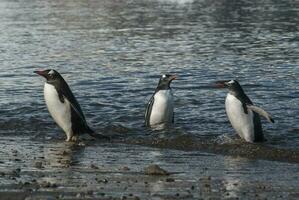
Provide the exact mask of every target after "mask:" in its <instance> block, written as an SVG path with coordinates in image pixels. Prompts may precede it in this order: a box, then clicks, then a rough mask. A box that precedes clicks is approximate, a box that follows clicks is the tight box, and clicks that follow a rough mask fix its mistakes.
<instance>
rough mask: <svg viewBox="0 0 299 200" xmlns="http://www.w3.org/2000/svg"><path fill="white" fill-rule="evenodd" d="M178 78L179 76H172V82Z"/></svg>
mask: <svg viewBox="0 0 299 200" xmlns="http://www.w3.org/2000/svg"><path fill="white" fill-rule="evenodd" d="M177 78H178V76H177V75H171V76H170V80H171V81H172V80H175V79H177Z"/></svg>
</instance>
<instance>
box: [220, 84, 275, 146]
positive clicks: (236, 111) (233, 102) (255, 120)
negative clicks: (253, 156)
mask: <svg viewBox="0 0 299 200" xmlns="http://www.w3.org/2000/svg"><path fill="white" fill-rule="evenodd" d="M217 86H218V87H226V88H228V90H229V92H228V94H227V96H226V99H225V110H226V114H227V116H228V119H229V121H230V123H231V125H232V127H233V128H234V129H235V131H236V132H237V134H238V135H239V136H240V137H241V138H242V139H244V140H245V141H247V142H250V143H255V142H263V141H266V140H265V138H264V134H263V130H262V123H261V119H260V115H261V116H263V117H265V118H266V119H267V120H268V121H269V122H271V123H274V120H273V118H272V117H271V115H270V114H269V113H267V112H266V111H264V110H263V109H262V108H260V107H257V106H255V105H253V103H252V101H251V100H250V99H249V97H248V96H247V95H246V94H245V92H244V90H243V89H242V87H241V85H240V84H239V82H238V81H236V80H230V81H218V82H217Z"/></svg>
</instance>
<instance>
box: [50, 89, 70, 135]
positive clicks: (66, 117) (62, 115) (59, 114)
mask: <svg viewBox="0 0 299 200" xmlns="http://www.w3.org/2000/svg"><path fill="white" fill-rule="evenodd" d="M44 96H45V101H46V104H47V107H48V110H49V112H50V114H51V116H52V117H53V119H54V121H55V122H56V123H57V124H58V125H59V126H60V127H61V128H62V129H63V131H64V132H65V133H66V135H67V140H69V139H70V138H71V137H72V123H71V109H70V102H69V101H68V100H67V99H64V100H65V101H64V103H62V102H61V101H60V100H59V96H58V93H57V91H56V89H55V87H54V86H53V85H51V84H48V83H45V86H44Z"/></svg>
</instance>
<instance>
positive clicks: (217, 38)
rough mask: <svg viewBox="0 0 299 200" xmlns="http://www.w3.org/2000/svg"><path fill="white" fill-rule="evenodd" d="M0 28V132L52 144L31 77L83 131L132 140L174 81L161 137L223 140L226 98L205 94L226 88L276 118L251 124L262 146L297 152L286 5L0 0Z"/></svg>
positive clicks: (297, 10)
mask: <svg viewBox="0 0 299 200" xmlns="http://www.w3.org/2000/svg"><path fill="white" fill-rule="evenodd" d="M0 19H1V23H0V30H1V34H0V61H1V65H0V69H1V70H0V77H1V81H0V112H1V121H0V129H1V130H0V134H2V135H11V136H20V135H22V136H24V135H25V136H28V137H32V136H36V137H44V136H51V137H64V133H62V131H61V130H60V129H59V128H58V127H57V126H56V125H55V124H54V122H53V120H52V118H51V117H50V115H49V114H48V111H47V110H46V106H45V103H44V99H43V83H44V80H43V79H42V78H40V77H38V76H37V75H36V74H33V70H36V69H45V68H54V69H56V70H58V71H59V72H60V73H61V74H62V75H63V76H64V78H65V79H66V81H67V82H68V83H69V85H70V87H71V89H72V91H73V93H74V94H75V96H76V97H77V99H78V101H79V102H80V104H81V107H82V109H83V111H84V113H85V115H86V118H87V120H88V122H89V124H90V125H91V127H93V128H94V129H95V130H102V129H103V128H105V130H106V131H109V129H113V128H115V126H121V127H125V129H127V132H126V135H127V137H129V138H131V139H132V140H134V138H136V137H141V138H142V137H143V136H144V135H149V134H150V131H149V130H147V129H146V128H144V126H143V124H144V119H143V115H144V110H145V106H146V103H147V101H148V100H149V98H150V96H151V95H152V93H153V91H154V89H155V87H156V85H157V82H158V79H159V76H160V75H161V74H162V73H175V74H177V75H178V76H179V79H178V80H176V81H174V82H173V84H172V88H173V91H174V94H175V105H176V107H175V127H174V129H170V130H168V133H169V134H172V133H173V132H176V133H177V132H178V131H173V130H179V133H180V134H186V135H189V136H191V137H194V138H197V139H200V140H203V141H204V140H206V139H207V138H208V139H210V138H219V137H222V136H223V135H229V136H234V131H233V129H232V127H231V126H230V124H229V122H228V119H227V117H226V114H225V109H224V99H225V96H226V93H227V91H226V90H216V89H214V88H212V87H210V85H211V83H213V82H214V81H216V80H223V79H237V80H239V81H240V83H241V85H243V87H244V89H245V92H246V93H247V94H248V96H249V97H250V98H251V99H252V101H253V102H254V103H255V104H256V105H258V106H261V107H263V108H264V109H265V110H267V111H268V112H270V113H271V114H272V115H273V116H274V119H275V120H276V123H275V124H269V123H267V122H266V121H263V124H264V126H263V127H264V130H265V134H266V137H267V138H268V144H269V145H271V146H275V147H280V148H287V149H298V145H299V125H298V122H299V117H298V116H299V106H298V105H299V102H298V98H299V90H298V89H299V86H298V75H299V67H298V62H299V59H298V55H299V48H298V47H299V42H298V39H299V34H298V27H299V2H298V1H293V0H283V1H276V0H263V1H258V0H252V1H245V0H238V1H237V0H126V1H120V0H103V1H96V0H90V1H81V0H64V1H61V0H52V1H35V0H27V1H19V0H13V1H11V0H1V1H0ZM173 134H175V133H173Z"/></svg>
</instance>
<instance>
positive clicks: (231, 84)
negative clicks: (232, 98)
mask: <svg viewBox="0 0 299 200" xmlns="http://www.w3.org/2000/svg"><path fill="white" fill-rule="evenodd" d="M216 86H217V87H218V88H228V89H229V91H230V92H232V93H241V92H242V93H243V92H244V91H243V89H242V87H241V85H240V84H239V82H238V81H237V80H226V81H217V82H216Z"/></svg>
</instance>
